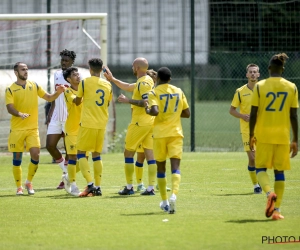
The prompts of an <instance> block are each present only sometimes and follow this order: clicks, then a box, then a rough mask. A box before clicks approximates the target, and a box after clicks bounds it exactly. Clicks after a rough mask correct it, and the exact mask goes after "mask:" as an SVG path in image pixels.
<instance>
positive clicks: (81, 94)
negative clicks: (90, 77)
mask: <svg viewBox="0 0 300 250" xmlns="http://www.w3.org/2000/svg"><path fill="white" fill-rule="evenodd" d="M83 92H84V80H82V81H81V82H80V83H79V85H78V92H77V96H78V97H83Z"/></svg>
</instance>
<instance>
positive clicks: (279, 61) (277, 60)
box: [270, 53, 289, 67]
mask: <svg viewBox="0 0 300 250" xmlns="http://www.w3.org/2000/svg"><path fill="white" fill-rule="evenodd" d="M288 58H289V57H288V56H287V54H285V53H280V54H277V55H274V56H272V58H271V60H270V65H274V66H277V67H283V66H284V64H285V63H286V60H287V59H288Z"/></svg>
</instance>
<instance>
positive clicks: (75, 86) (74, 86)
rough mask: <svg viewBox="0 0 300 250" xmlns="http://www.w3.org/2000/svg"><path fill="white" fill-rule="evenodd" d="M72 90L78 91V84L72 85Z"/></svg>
mask: <svg viewBox="0 0 300 250" xmlns="http://www.w3.org/2000/svg"><path fill="white" fill-rule="evenodd" d="M71 88H72V89H74V90H76V91H77V90H78V84H72V83H71Z"/></svg>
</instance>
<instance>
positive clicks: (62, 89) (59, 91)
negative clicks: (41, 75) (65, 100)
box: [42, 85, 66, 102]
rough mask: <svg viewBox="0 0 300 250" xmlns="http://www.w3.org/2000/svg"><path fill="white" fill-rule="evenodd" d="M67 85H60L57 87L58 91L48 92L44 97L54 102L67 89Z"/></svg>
mask: <svg viewBox="0 0 300 250" xmlns="http://www.w3.org/2000/svg"><path fill="white" fill-rule="evenodd" d="M65 89H66V88H65V86H63V85H59V86H57V87H56V91H55V92H54V93H53V94H49V93H46V94H45V95H44V96H43V97H42V98H43V99H45V100H46V101H48V102H53V101H54V100H55V99H56V98H57V97H59V95H60V94H61V93H62V92H64V91H65Z"/></svg>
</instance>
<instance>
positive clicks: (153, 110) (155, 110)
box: [145, 105, 159, 116]
mask: <svg viewBox="0 0 300 250" xmlns="http://www.w3.org/2000/svg"><path fill="white" fill-rule="evenodd" d="M145 109H146V113H147V114H148V115H152V116H157V115H158V113H159V110H158V106H157V105H153V106H151V108H148V107H146V108H145Z"/></svg>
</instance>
